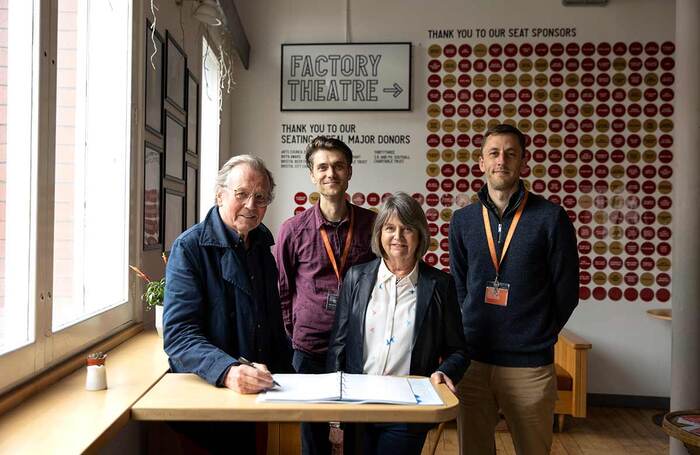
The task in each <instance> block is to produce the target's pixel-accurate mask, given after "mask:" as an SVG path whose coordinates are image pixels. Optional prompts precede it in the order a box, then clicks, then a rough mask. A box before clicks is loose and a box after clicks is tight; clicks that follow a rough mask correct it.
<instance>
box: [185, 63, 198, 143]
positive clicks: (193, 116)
mask: <svg viewBox="0 0 700 455" xmlns="http://www.w3.org/2000/svg"><path fill="white" fill-rule="evenodd" d="M187 151H189V152H190V153H192V154H194V155H196V154H197V153H199V81H197V79H196V78H195V77H194V74H192V72H190V71H188V72H187Z"/></svg>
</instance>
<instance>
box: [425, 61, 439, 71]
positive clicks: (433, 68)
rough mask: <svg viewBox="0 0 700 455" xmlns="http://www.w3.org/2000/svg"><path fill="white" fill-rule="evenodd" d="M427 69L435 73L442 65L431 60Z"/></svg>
mask: <svg viewBox="0 0 700 455" xmlns="http://www.w3.org/2000/svg"><path fill="white" fill-rule="evenodd" d="M428 69H429V70H430V71H431V72H433V73H437V72H438V71H440V69H442V63H440V60H431V61H430V62H428Z"/></svg>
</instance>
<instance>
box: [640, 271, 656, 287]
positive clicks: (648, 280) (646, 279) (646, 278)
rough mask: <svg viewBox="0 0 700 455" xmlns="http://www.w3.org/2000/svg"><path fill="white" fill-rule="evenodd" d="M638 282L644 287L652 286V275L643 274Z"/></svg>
mask: <svg viewBox="0 0 700 455" xmlns="http://www.w3.org/2000/svg"><path fill="white" fill-rule="evenodd" d="M639 282H640V283H642V284H643V285H644V286H651V285H652V284H654V275H652V274H651V273H649V272H644V273H642V275H641V276H640V277H639Z"/></svg>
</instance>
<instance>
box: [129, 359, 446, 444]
mask: <svg viewBox="0 0 700 455" xmlns="http://www.w3.org/2000/svg"><path fill="white" fill-rule="evenodd" d="M437 392H438V394H439V395H440V398H442V401H443V403H444V404H443V405H442V406H418V405H415V406H413V405H388V404H345V403H338V404H326V403H258V402H256V398H257V395H241V394H238V393H236V392H234V391H232V390H229V389H225V388H217V387H213V386H211V385H210V384H208V383H206V382H205V381H204V380H202V379H201V378H199V377H198V376H196V375H194V374H174V373H170V374H166V375H165V376H164V377H163V378H162V379H161V380H160V381H159V382H158V383H157V384H156V385H155V386H153V388H152V389H151V390H149V391H148V392H147V393H146V394H145V395H144V396H143V397H141V399H140V400H139V401H137V402H136V403H135V404H134V405H133V406H132V408H131V418H132V419H135V420H150V421H177V420H187V421H247V422H269V423H268V451H267V453H268V454H277V453H295V452H296V453H298V451H297V449H296V448H297V447H298V446H299V441H298V435H297V433H298V422H397V421H399V422H436V423H438V422H445V421H448V420H452V419H454V418H455V417H456V416H457V411H458V404H459V401H458V400H457V397H455V396H454V395H453V394H452V392H450V391H449V389H448V388H447V387H446V386H445V385H444V384H440V385H439V387H438V388H437ZM292 422H293V423H292ZM290 433H293V436H292V437H290ZM290 446H292V447H291V448H290Z"/></svg>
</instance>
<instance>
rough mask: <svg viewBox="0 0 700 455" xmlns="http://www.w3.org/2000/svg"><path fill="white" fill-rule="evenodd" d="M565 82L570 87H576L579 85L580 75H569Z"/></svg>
mask: <svg viewBox="0 0 700 455" xmlns="http://www.w3.org/2000/svg"><path fill="white" fill-rule="evenodd" d="M564 82H565V83H566V85H567V86H568V87H576V86H577V85H578V74H576V73H569V74H567V75H566V77H565V78H564Z"/></svg>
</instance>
